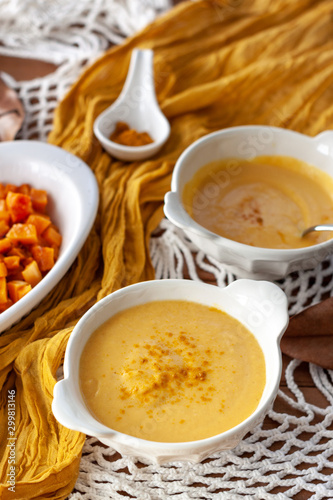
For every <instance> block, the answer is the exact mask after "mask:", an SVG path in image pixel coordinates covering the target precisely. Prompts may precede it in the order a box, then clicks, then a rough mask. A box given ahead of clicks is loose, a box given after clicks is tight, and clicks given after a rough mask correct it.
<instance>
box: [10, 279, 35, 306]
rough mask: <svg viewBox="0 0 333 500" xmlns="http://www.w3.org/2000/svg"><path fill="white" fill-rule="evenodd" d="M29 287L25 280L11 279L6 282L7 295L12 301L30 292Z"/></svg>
mask: <svg viewBox="0 0 333 500" xmlns="http://www.w3.org/2000/svg"><path fill="white" fill-rule="evenodd" d="M31 288H32V287H31V285H29V283H27V282H26V281H21V280H13V281H9V283H7V289H8V294H9V297H10V299H11V300H12V301H13V302H14V303H15V302H17V301H18V300H20V299H21V298H22V297H24V295H26V294H27V293H28V292H30V290H31Z"/></svg>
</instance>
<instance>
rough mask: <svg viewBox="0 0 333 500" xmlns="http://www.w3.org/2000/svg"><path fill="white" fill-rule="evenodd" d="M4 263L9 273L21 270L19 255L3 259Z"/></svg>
mask: <svg viewBox="0 0 333 500" xmlns="http://www.w3.org/2000/svg"><path fill="white" fill-rule="evenodd" d="M3 262H4V264H5V266H6V268H7V271H8V272H11V271H17V270H18V269H20V257H19V256H18V255H10V256H8V257H4V258H3Z"/></svg>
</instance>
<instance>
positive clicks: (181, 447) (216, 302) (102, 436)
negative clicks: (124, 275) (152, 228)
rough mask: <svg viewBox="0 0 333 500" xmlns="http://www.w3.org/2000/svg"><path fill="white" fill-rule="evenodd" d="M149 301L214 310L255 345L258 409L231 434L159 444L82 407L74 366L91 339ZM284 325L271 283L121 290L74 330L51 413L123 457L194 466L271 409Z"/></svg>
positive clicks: (162, 283)
mask: <svg viewBox="0 0 333 500" xmlns="http://www.w3.org/2000/svg"><path fill="white" fill-rule="evenodd" d="M154 300H189V301H192V302H198V303H200V304H204V305H208V306H214V307H217V308H219V309H221V310H223V311H225V312H226V313H228V314H230V315H231V316H233V317H235V318H236V319H238V320H239V321H240V322H241V323H243V324H244V325H245V326H246V327H247V328H248V329H249V330H250V331H251V332H252V333H253V334H254V335H255V337H256V339H257V340H258V342H259V344H260V346H261V348H262V350H263V353H264V356H265V363H266V385H265V388H264V392H263V395H262V398H261V400H260V402H259V405H258V407H257V409H256V410H255V411H254V413H253V414H252V415H250V417H248V418H247V419H246V420H244V421H243V422H241V423H240V424H239V425H237V426H235V427H234V428H232V429H230V430H228V431H226V432H223V433H222V434H219V435H216V436H213V437H211V438H207V439H202V440H198V441H192V442H185V443H158V442H153V441H147V440H144V439H139V438H136V437H132V436H129V435H126V434H123V433H121V432H118V431H115V430H113V429H110V428H108V427H106V426H105V425H103V424H102V423H101V422H99V421H98V420H96V419H95V418H94V416H93V415H92V414H91V413H90V411H89V410H88V408H87V407H86V405H85V403H84V401H83V398H82V394H81V392H80V385H79V363H80V358H81V354H82V351H83V349H84V346H85V344H86V342H87V341H88V339H89V337H90V336H91V334H92V333H93V332H94V331H95V330H96V328H98V327H99V326H100V325H101V324H102V323H104V322H105V321H106V320H107V319H109V318H110V317H111V316H113V315H114V314H116V313H117V312H119V311H121V310H124V309H127V308H129V307H132V306H135V305H139V304H143V303H146V302H150V301H154ZM287 324H288V307H287V298H286V296H285V294H284V292H283V291H282V290H281V289H280V288H279V287H278V286H276V285H274V284H273V283H269V282H265V281H253V280H238V281H235V282H234V283H232V284H231V285H229V286H228V287H226V288H218V287H216V286H213V285H207V284H205V283H200V282H195V281H190V280H156V281H149V282H142V283H137V284H135V285H131V286H128V287H125V288H122V289H120V290H118V291H116V292H114V293H112V294H110V295H108V296H107V297H105V298H104V299H102V300H101V301H100V302H98V303H97V304H95V305H94V306H93V307H92V308H91V309H90V310H89V311H87V312H86V314H85V315H84V316H83V317H82V318H81V319H80V321H79V322H78V323H77V325H76V326H75V328H74V330H73V333H72V335H71V337H70V339H69V342H68V344H67V349H66V353H65V361H64V379H63V380H61V381H59V382H57V383H56V385H55V387H54V400H53V403H52V411H53V413H54V415H55V417H56V419H57V420H58V421H59V422H60V423H61V424H62V425H64V426H65V427H68V428H69V429H73V430H77V431H81V432H83V433H85V434H88V435H90V436H95V437H97V438H98V439H99V440H100V441H101V442H102V443H104V444H106V445H108V446H111V447H113V448H114V449H115V450H117V451H118V452H119V453H121V454H123V455H129V456H134V457H138V458H145V459H147V460H148V461H150V462H153V463H159V464H161V463H166V462H170V461H172V460H188V461H191V462H199V461H201V460H203V459H204V458H205V457H207V456H209V455H211V454H212V453H214V452H216V451H220V450H226V449H230V448H234V447H235V446H236V445H237V444H238V442H239V441H240V440H241V439H242V438H243V436H244V435H245V434H246V433H247V432H248V431H250V430H251V429H252V428H253V427H255V426H256V425H257V424H258V423H259V422H260V421H261V420H262V419H263V418H264V416H265V414H266V412H267V410H268V409H269V408H270V406H271V405H272V403H273V401H274V399H275V397H276V394H277V391H278V388H279V382H280V376H281V364H282V363H281V351H280V348H279V341H280V339H281V336H282V334H283V332H284V331H285V329H286V327H287Z"/></svg>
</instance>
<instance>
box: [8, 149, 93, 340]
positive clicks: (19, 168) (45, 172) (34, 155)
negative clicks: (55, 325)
mask: <svg viewBox="0 0 333 500" xmlns="http://www.w3.org/2000/svg"><path fill="white" fill-rule="evenodd" d="M0 156H1V167H0V182H1V183H2V184H5V185H6V184H14V185H16V186H19V185H21V184H29V185H30V186H31V187H33V188H35V189H41V190H45V191H46V192H47V195H48V205H47V208H46V213H47V214H48V215H49V216H50V217H51V220H52V222H53V223H54V224H55V225H56V226H57V227H58V229H59V232H60V234H61V236H62V243H61V246H60V249H59V257H58V259H57V260H56V262H55V264H54V266H53V268H52V269H51V270H50V271H49V272H48V273H47V274H46V276H44V277H43V279H42V280H41V281H40V282H39V283H38V284H37V285H36V286H35V287H33V288H32V290H31V291H30V292H28V293H27V294H26V295H25V296H24V297H22V298H21V299H20V300H18V301H17V302H16V303H14V304H13V305H12V306H11V307H9V308H8V309H6V310H5V311H3V312H2V313H1V314H0V332H2V331H4V330H6V329H8V328H9V327H11V326H12V325H13V324H15V323H17V322H18V321H19V320H20V319H21V318H22V317H24V316H25V315H27V314H28V313H29V312H30V311H31V310H32V309H34V308H35V307H36V306H37V305H38V304H39V303H40V301H41V300H43V299H44V298H45V297H46V296H47V294H48V293H49V292H50V291H51V290H52V289H53V287H54V286H55V285H56V284H57V283H58V282H59V281H60V280H61V278H62V277H63V276H64V275H65V273H66V272H67V270H68V269H69V267H70V266H71V264H72V263H73V261H74V260H75V258H76V257H77V255H78V253H79V251H80V249H81V247H82V245H83V244H84V242H85V240H86V238H87V236H88V234H89V232H90V230H91V227H92V225H93V223H94V220H95V217H96V213H97V208H98V201H99V193H98V185H97V181H96V178H95V175H94V173H93V172H92V170H91V169H90V168H89V167H88V165H87V164H86V163H84V162H83V161H82V160H81V159H80V158H78V157H77V156H74V155H72V154H71V153H69V152H68V151H65V150H64V149H61V148H59V147H57V146H53V145H51V144H45V143H42V142H39V141H10V142H3V143H1V144H0Z"/></svg>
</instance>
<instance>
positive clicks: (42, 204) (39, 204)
mask: <svg viewBox="0 0 333 500" xmlns="http://www.w3.org/2000/svg"><path fill="white" fill-rule="evenodd" d="M30 198H31V201H32V206H33V208H34V210H37V212H44V210H45V208H46V205H47V192H46V191H44V190H43V189H34V188H31V191H30Z"/></svg>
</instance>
